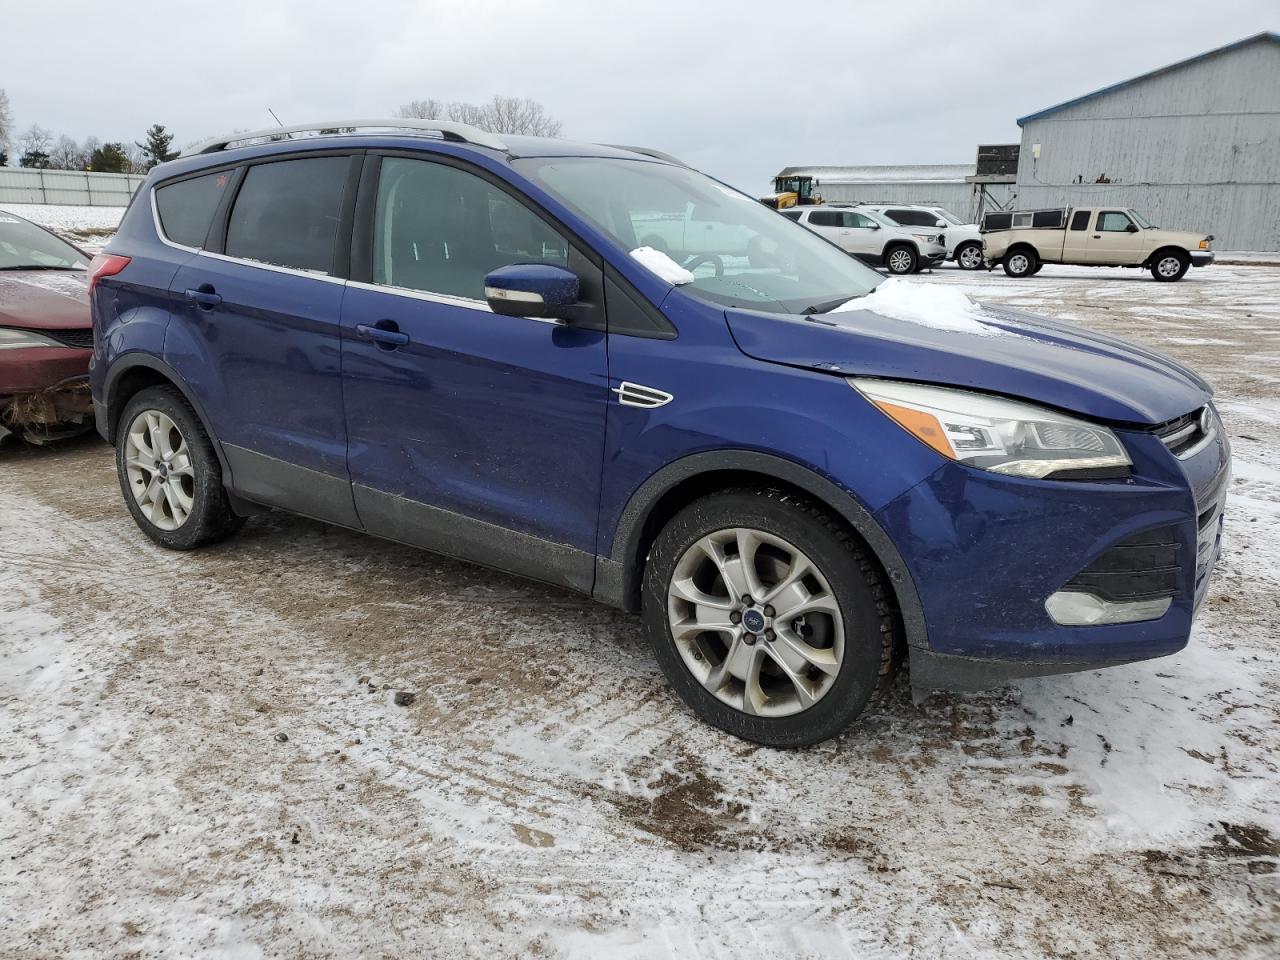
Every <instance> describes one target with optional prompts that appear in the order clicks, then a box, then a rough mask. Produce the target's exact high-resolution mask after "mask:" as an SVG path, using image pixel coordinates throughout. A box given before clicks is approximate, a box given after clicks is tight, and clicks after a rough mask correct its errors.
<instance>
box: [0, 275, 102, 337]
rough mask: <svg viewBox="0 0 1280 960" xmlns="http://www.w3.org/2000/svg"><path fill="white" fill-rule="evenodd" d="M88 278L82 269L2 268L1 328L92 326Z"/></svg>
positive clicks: (0, 276) (0, 287) (65, 328)
mask: <svg viewBox="0 0 1280 960" xmlns="http://www.w3.org/2000/svg"><path fill="white" fill-rule="evenodd" d="M88 277H89V275H88V273H86V272H85V271H83V270H0V327H26V328H27V329H30V330H80V329H85V330H87V329H89V328H90V327H91V326H92V322H91V321H90V319H89V279H88Z"/></svg>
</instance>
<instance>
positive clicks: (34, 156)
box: [18, 150, 52, 170]
mask: <svg viewBox="0 0 1280 960" xmlns="http://www.w3.org/2000/svg"><path fill="white" fill-rule="evenodd" d="M18 166H20V167H28V168H30V169H32V170H48V169H49V167H51V166H52V163H50V161H49V154H47V153H45V152H44V151H43V150H28V151H27V152H26V153H24V154H23V155H22V156H20V157H19V158H18Z"/></svg>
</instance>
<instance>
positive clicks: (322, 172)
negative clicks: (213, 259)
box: [226, 157, 351, 273]
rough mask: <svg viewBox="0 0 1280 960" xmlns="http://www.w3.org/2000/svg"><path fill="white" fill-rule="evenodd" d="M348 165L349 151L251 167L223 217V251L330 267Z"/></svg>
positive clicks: (314, 268) (302, 266)
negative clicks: (228, 211)
mask: <svg viewBox="0 0 1280 960" xmlns="http://www.w3.org/2000/svg"><path fill="white" fill-rule="evenodd" d="M350 167H351V159H350V157H308V158H306V159H302V160H277V161H274V162H272V163H260V164H257V165H255V166H252V167H250V168H249V169H248V171H246V173H245V177H244V186H242V187H241V188H240V193H239V194H238V195H237V196H236V202H235V206H234V207H232V208H231V216H230V218H229V219H228V221H227V246H226V254H227V256H229V257H239V258H241V259H244V260H257V261H259V262H260V263H269V264H273V265H275V266H280V267H292V268H293V269H295V270H307V271H311V272H314V273H328V272H329V271H330V269H332V267H333V251H334V242H335V240H336V239H337V235H338V221H339V219H340V218H341V213H342V192H343V187H344V185H345V184H346V180H347V172H348V170H349V169H350Z"/></svg>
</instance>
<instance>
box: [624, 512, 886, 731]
mask: <svg viewBox="0 0 1280 960" xmlns="http://www.w3.org/2000/svg"><path fill="white" fill-rule="evenodd" d="M642 612H643V617H644V626H645V632H646V634H647V635H648V638H649V642H650V645H651V646H652V648H653V651H654V655H655V657H656V658H657V660H658V663H659V664H660V665H661V667H662V670H663V673H664V674H665V675H666V677H667V680H668V681H669V682H670V683H671V685H672V687H674V688H675V690H676V692H677V693H678V694H679V695H680V697H681V699H683V700H684V701H685V703H687V704H688V705H689V706H690V707H691V708H692V709H693V711H694V712H695V713H697V714H698V716H700V717H701V718H702V719H703V720H705V721H707V722H708V723H710V724H712V725H714V726H717V727H719V728H720V729H722V730H725V731H728V732H729V733H732V734H733V735H735V736H738V737H741V738H743V739H745V740H751V741H754V742H755V743H761V744H764V745H766V746H771V747H799V746H806V745H809V744H813V743H818V742H819V741H822V740H826V739H828V738H829V737H832V736H835V735H836V734H837V733H839V732H840V731H841V730H843V729H844V728H845V727H846V726H847V725H848V724H849V723H850V722H851V721H853V720H854V719H855V718H856V717H857V716H858V715H859V714H861V713H862V712H863V710H864V709H865V708H866V707H867V705H868V704H869V703H871V702H872V700H873V699H874V698H875V697H876V696H878V695H879V694H880V693H881V692H883V690H884V689H885V688H886V687H887V686H888V683H889V680H890V678H891V676H892V672H893V666H894V650H895V645H896V641H897V625H896V624H897V618H896V616H895V614H894V610H893V607H892V604H891V600H890V595H889V592H888V588H887V586H886V585H885V583H884V581H883V579H882V575H881V573H880V571H879V568H878V567H877V566H876V565H875V564H874V562H872V560H871V559H870V557H869V555H868V554H867V552H866V548H865V546H863V545H862V544H861V543H860V542H857V541H856V540H855V538H854V537H853V535H852V534H851V533H850V532H849V531H848V530H846V529H845V528H844V526H843V525H842V524H841V523H840V522H839V521H838V520H837V519H836V518H834V517H833V516H832V515H831V514H830V513H828V512H827V511H825V510H823V509H822V508H821V507H818V506H817V505H815V504H812V503H810V502H808V501H805V500H802V499H800V498H799V497H797V496H795V495H793V494H789V493H784V492H782V491H778V490H765V489H735V490H727V491H723V492H720V493H715V494H712V495H710V496H707V497H704V498H703V499H701V500H697V501H695V502H694V503H692V504H690V505H689V506H687V507H685V508H684V509H683V510H682V511H680V512H679V513H678V514H676V516H675V517H673V518H672V519H671V521H670V522H669V523H668V524H667V525H666V527H664V528H663V530H662V532H661V533H660V534H659V535H658V538H657V540H656V541H655V542H654V546H653V550H652V552H651V553H650V558H649V562H648V564H647V566H646V569H645V579H644V593H643V602H642Z"/></svg>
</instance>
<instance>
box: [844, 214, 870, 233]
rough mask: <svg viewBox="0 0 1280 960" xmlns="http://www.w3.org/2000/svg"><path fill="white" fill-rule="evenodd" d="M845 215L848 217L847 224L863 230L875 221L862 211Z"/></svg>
mask: <svg viewBox="0 0 1280 960" xmlns="http://www.w3.org/2000/svg"><path fill="white" fill-rule="evenodd" d="M847 216H848V217H849V224H848V225H849V226H851V227H858V228H860V229H863V230H868V229H870V228H871V225H872V224H873V223H874V222H875V221H874V220H872V219H871V218H870V217H868V216H866V215H865V214H862V213H850V214H847Z"/></svg>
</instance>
